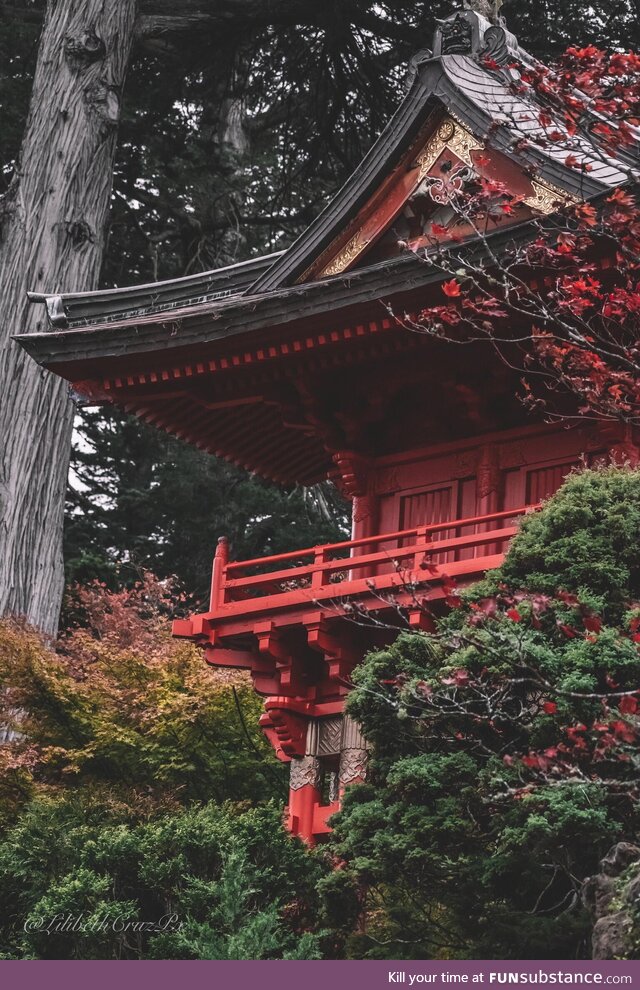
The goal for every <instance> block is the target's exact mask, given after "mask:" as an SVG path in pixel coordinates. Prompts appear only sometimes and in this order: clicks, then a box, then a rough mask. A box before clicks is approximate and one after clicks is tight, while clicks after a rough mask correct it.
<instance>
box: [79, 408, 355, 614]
mask: <svg viewBox="0 0 640 990" xmlns="http://www.w3.org/2000/svg"><path fill="white" fill-rule="evenodd" d="M79 432H80V435H81V442H79V444H78V446H77V448H76V451H75V454H74V463H73V469H74V475H73V479H72V484H71V486H70V489H69V494H68V512H67V521H66V529H65V556H66V569H67V580H68V582H69V583H74V582H78V583H80V584H83V583H86V582H87V581H90V580H92V579H94V578H99V579H100V580H102V581H106V582H107V583H108V584H109V585H110V586H111V587H117V586H122V585H127V586H130V585H131V584H133V583H134V582H135V581H136V580H137V579H138V578H139V576H140V574H141V573H142V572H143V571H144V570H150V571H152V572H153V573H154V574H157V575H158V576H159V577H161V578H169V577H175V578H177V579H178V581H179V584H180V585H181V586H182V587H183V588H184V589H186V590H188V592H189V595H190V598H191V599H192V601H191V604H192V605H194V607H196V606H197V605H199V604H202V603H203V602H205V601H208V597H209V586H210V580H211V561H212V559H213V553H214V550H215V546H216V543H217V540H218V537H220V536H226V537H227V538H228V539H229V541H230V549H231V554H232V559H236V560H243V559H244V560H249V559H253V558H255V557H265V556H269V555H270V554H276V553H284V552H286V551H287V550H294V549H298V548H303V547H310V546H316V545H317V544H321V543H331V542H334V541H337V540H342V539H348V524H347V507H346V503H345V502H344V500H343V499H341V498H340V496H339V495H338V493H337V492H336V490H335V489H334V488H333V486H331V485H323V486H319V487H318V488H317V489H313V490H303V489H294V490H293V491H290V492H284V491H282V490H279V489H276V488H273V487H272V486H269V485H266V484H264V483H263V482H261V481H260V480H259V479H257V478H253V477H251V476H249V475H248V474H247V473H246V472H245V471H241V470H239V469H237V468H233V467H231V466H230V465H228V464H225V463H224V462H223V461H220V460H218V459H217V458H214V457H208V456H207V455H205V454H201V453H200V452H199V451H197V450H194V449H193V448H191V447H187V446H186V445H185V444H183V443H180V442H179V441H178V440H175V439H173V438H171V437H169V436H167V435H166V434H163V433H160V432H159V431H158V430H154V429H152V428H151V427H147V426H145V425H144V424H141V423H139V422H138V421H136V420H134V419H133V418H132V417H123V416H121V415H120V414H119V413H118V412H117V411H114V410H106V409H105V410H101V411H100V412H86V413H85V415H84V417H83V419H82V422H81V423H80V424H79ZM193 599H195V602H194V601H193Z"/></svg>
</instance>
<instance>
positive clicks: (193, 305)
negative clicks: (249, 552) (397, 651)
mask: <svg viewBox="0 0 640 990" xmlns="http://www.w3.org/2000/svg"><path fill="white" fill-rule="evenodd" d="M498 6H499V5H492V4H489V3H486V2H485V3H480V0H477V2H476V3H475V4H469V5H467V6H465V8H464V9H462V10H459V11H458V12H456V13H455V14H454V15H452V16H451V17H449V18H447V19H446V20H445V21H444V22H442V23H441V24H440V25H439V26H438V28H437V31H436V34H435V39H434V42H433V49H432V50H429V51H423V52H421V53H420V54H419V55H418V56H416V57H415V58H414V59H413V60H412V64H411V70H410V74H409V75H410V78H409V82H408V89H407V92H406V95H405V97H404V99H403V101H402V102H401V104H400V106H399V107H398V109H397V111H396V113H395V114H394V116H393V117H392V119H391V120H390V121H389V123H388V125H387V127H386V128H385V129H384V131H383V132H382V133H381V135H380V137H379V138H378V140H377V141H376V143H375V144H374V146H373V147H372V148H371V150H370V151H369V153H368V154H367V156H366V157H365V159H364V160H363V161H362V162H361V164H360V165H359V166H358V167H357V169H356V170H355V172H354V173H353V175H352V176H351V177H350V178H349V179H348V181H347V182H346V184H345V185H344V186H343V188H342V189H340V190H339V191H338V192H337V194H336V195H335V196H334V198H333V199H332V201H331V202H330V203H329V205H328V206H327V208H326V209H325V210H324V212H323V213H321V215H320V216H319V217H318V218H317V220H316V221H315V222H314V223H312V224H311V226H310V227H309V228H308V229H307V230H306V231H305V232H304V233H303V234H302V235H301V236H300V237H299V238H298V240H297V241H295V243H294V244H292V245H291V247H290V248H289V249H288V250H286V251H283V252H280V253H278V254H272V255H268V256H266V257H261V258H256V259H253V260H250V261H246V262H243V263H241V264H236V265H232V266H229V267H226V268H222V269H219V270H217V271H212V272H206V273H204V274H199V275H193V276H189V277H187V278H180V279H175V280H172V281H168V282H161V283H157V284H149V285H141V286H137V287H134V288H119V289H109V290H105V291H98V292H91V293H81V294H66V295H60V294H51V295H43V294H32V296H31V298H32V300H33V301H34V302H35V303H44V304H45V307H46V309H45V310H43V317H44V314H45V312H46V323H45V320H44V319H43V325H42V327H41V328H40V329H39V330H38V332H36V333H32V334H28V335H19V336H18V337H17V339H18V340H19V342H20V344H21V345H22V346H23V347H24V348H25V349H26V350H27V351H28V353H29V354H31V355H32V356H33V357H34V358H35V360H36V361H38V362H39V363H40V364H41V365H42V366H43V367H45V368H47V369H49V370H50V371H52V372H54V373H55V374H57V375H60V376H62V377H63V378H65V379H66V380H67V381H68V382H70V383H71V386H72V388H73V390H74V391H75V392H76V393H78V394H79V395H80V396H81V397H82V398H83V399H84V401H87V402H91V403H113V404H114V405H116V406H118V407H120V408H121V409H123V410H126V411H127V412H128V413H131V414H133V415H135V416H137V417H139V418H140V419H142V420H144V421H145V422H147V423H150V424H152V425H154V426H156V427H158V428H160V429H163V430H166V431H168V432H170V433H172V434H174V435H175V436H177V437H179V438H181V439H182V440H184V441H185V442H186V443H190V444H193V445H194V446H196V447H198V448H200V449H201V450H204V451H208V452H210V453H211V454H215V455H216V456H218V457H221V458H225V459H226V460H228V461H230V462H232V463H233V464H235V465H238V466H240V467H242V468H245V469H247V470H249V471H252V472H255V473H256V474H257V475H259V476H261V477H262V478H265V479H268V480H269V481H270V482H273V483H275V484H277V485H281V486H285V487H291V486H295V485H306V486H309V485H314V484H317V483H318V482H321V481H323V480H325V479H331V480H333V482H334V483H335V484H336V485H337V486H338V487H339V488H340V490H341V491H342V492H343V493H344V494H345V495H346V496H347V497H348V498H349V499H350V500H351V503H352V507H353V511H352V518H353V529H352V539H351V540H349V541H345V542H343V543H339V544H333V545H328V546H318V547H312V548H303V549H300V550H298V551H295V552H291V553H286V554H280V555H278V556H275V557H269V558H264V559H257V560H245V561H235V560H232V559H230V553H229V547H228V545H227V542H226V540H225V538H224V535H221V538H220V541H219V543H218V546H217V549H216V550H215V557H214V559H213V573H212V582H211V599H210V603H209V608H208V610H207V611H206V612H204V613H203V614H200V615H194V616H192V617H191V618H189V619H180V620H177V621H176V622H175V623H174V633H175V635H177V636H182V637H187V638H190V639H192V640H193V641H194V642H195V643H197V644H198V645H199V646H201V647H202V649H203V652H204V656H205V658H206V660H207V662H209V663H210V664H212V665H214V666H217V667H226V668H238V669H243V670H247V671H249V672H250V674H251V677H252V679H253V684H254V686H255V690H256V691H257V692H258V693H259V694H260V695H262V696H263V697H264V699H265V702H264V714H263V716H262V718H261V724H262V728H263V729H264V732H265V733H266V735H267V737H268V738H269V740H270V742H271V743H272V745H273V747H274V749H275V752H276V754H277V756H278V758H279V759H280V760H283V761H285V762H287V763H289V764H290V768H291V773H290V797H289V804H288V808H287V811H286V818H287V823H288V827H289V829H290V831H291V832H292V833H293V834H295V835H298V836H300V837H302V838H303V839H304V840H305V841H306V842H308V843H310V844H313V843H315V842H317V841H319V840H321V839H322V838H323V837H324V836H326V835H327V833H328V832H329V825H328V820H329V819H330V817H331V815H332V814H333V813H335V811H336V810H337V809H338V808H339V806H340V797H341V794H342V793H343V790H344V788H345V787H347V786H349V785H351V784H353V783H356V782H358V781H362V780H363V779H364V778H365V776H366V768H367V744H366V741H365V740H364V739H363V737H362V734H361V732H360V730H359V727H358V725H357V724H355V723H354V722H353V721H352V720H351V719H350V718H349V717H347V716H345V715H344V704H345V699H346V697H347V695H348V693H349V689H350V685H351V679H350V676H351V673H352V671H353V669H354V666H355V665H356V664H358V662H359V661H360V660H361V659H362V657H363V656H364V654H365V653H366V652H367V651H369V650H371V649H373V648H379V647H382V646H384V645H385V644H387V643H389V642H390V641H391V640H392V639H393V638H394V637H395V636H396V635H397V634H398V632H399V631H400V630H401V629H402V628H407V627H408V628H412V629H416V630H418V629H425V628H429V626H430V623H431V622H432V618H431V616H432V615H434V614H438V612H439V611H440V612H442V611H444V610H445V609H446V608H447V600H448V599H449V598H450V596H451V586H452V584H453V583H454V582H455V584H456V586H457V587H464V586H465V585H467V584H469V583H471V582H473V581H475V580H477V579H478V578H479V577H480V576H482V575H483V573H484V572H485V571H486V570H487V569H489V568H493V567H496V566H497V565H499V564H500V563H501V561H502V559H503V555H504V553H505V549H506V547H507V546H508V543H509V540H510V539H511V538H512V536H513V535H514V534H515V532H516V531H517V526H518V520H519V517H521V516H522V515H523V514H524V513H526V512H527V511H531V510H532V509H534V508H535V507H536V506H537V505H538V504H539V503H540V501H541V500H543V499H544V498H545V497H547V496H549V495H551V494H552V493H553V492H554V491H555V490H556V489H557V488H558V487H559V486H560V484H561V483H562V480H563V478H564V477H565V476H566V474H567V473H568V472H569V471H570V470H571V469H572V467H573V466H574V465H576V464H578V463H579V462H585V461H586V462H587V463H588V462H589V461H593V460H594V459H596V458H599V457H602V456H606V455H608V453H609V452H610V451H611V450H613V449H615V448H619V447H620V445H621V444H625V443H626V444H629V443H632V442H633V438H632V437H630V436H629V435H627V436H622V435H621V434H620V433H619V432H618V431H617V428H615V427H607V428H606V429H603V428H601V427H598V426H597V425H596V424H592V423H589V422H586V421H585V422H580V421H577V422H576V423H575V425H573V426H572V427H571V428H566V426H565V427H561V426H559V425H553V424H549V423H547V422H545V421H544V420H543V418H542V417H540V418H538V419H535V418H532V416H531V415H530V414H528V413H527V412H526V410H525V409H524V407H523V405H522V403H520V402H519V401H518V400H517V398H516V391H517V383H518V375H517V373H516V372H514V371H513V370H511V369H510V368H509V367H508V366H507V365H506V364H505V363H503V362H500V361H498V360H496V359H495V358H493V357H492V352H491V350H490V348H488V347H487V346H486V345H485V344H481V343H468V344H466V345H465V346H453V345H452V344H451V343H448V342H447V341H444V340H441V339H438V338H437V337H434V336H433V335H429V334H426V333H420V332H412V331H411V330H410V329H408V328H407V322H408V320H409V322H410V321H411V319H412V318H413V316H414V315H415V314H417V313H419V312H421V311H422V310H423V309H425V308H426V307H429V306H430V305H437V304H441V303H442V300H443V298H444V297H443V294H442V284H443V282H444V281H445V280H446V279H448V278H450V277H451V276H450V274H448V273H447V272H446V271H444V270H443V267H442V266H441V265H440V264H438V263H437V261H436V260H431V261H430V258H431V257H432V255H433V253H434V252H433V249H432V246H433V243H434V240H435V241H438V242H439V244H438V250H439V251H441V250H442V247H443V242H444V245H445V246H446V244H447V242H448V241H449V240H450V242H451V251H454V252H455V251H460V250H462V248H464V249H465V250H466V251H467V252H472V253H473V252H475V254H474V257H475V258H476V261H478V262H479V263H485V264H486V265H487V266H489V265H490V264H492V261H491V259H492V258H493V259H495V258H496V257H497V256H500V255H502V256H504V255H505V254H506V255H508V254H509V252H511V251H513V250H514V247H515V246H517V245H519V244H522V243H524V242H526V241H527V239H531V238H532V237H533V236H534V233H533V232H534V231H535V228H536V224H537V223H538V222H539V221H540V220H541V219H545V218H551V217H552V215H553V214H554V212H556V211H558V209H560V208H561V207H562V206H563V205H564V204H567V203H570V202H575V201H578V200H581V199H587V200H591V199H596V198H597V197H599V196H602V195H603V194H606V193H607V192H608V191H610V190H611V189H613V188H615V187H617V186H620V185H622V184H623V183H624V182H625V181H626V180H627V166H626V165H625V164H624V162H620V161H616V160H612V159H611V157H610V156H609V157H607V156H606V155H604V154H603V153H602V151H601V149H599V148H598V147H596V145H595V144H594V143H593V142H594V140H595V139H594V138H593V137H592V136H591V135H590V133H589V131H587V130H586V131H585V135H584V137H583V138H581V145H580V151H579V155H580V157H581V160H582V161H583V162H584V163H585V164H587V165H588V166H589V168H588V170H587V169H583V170H576V168H575V167H568V165H567V164H566V158H567V155H568V145H564V146H563V143H562V141H559V142H556V143H554V144H549V145H548V146H544V144H543V143H540V142H536V141H535V140H530V139H531V137H532V134H533V135H535V131H536V129H539V128H540V124H539V123H538V120H539V116H540V109H541V108H540V106H539V105H537V104H536V103H535V100H534V98H533V97H531V96H527V97H525V96H522V95H519V94H518V87H517V86H514V80H516V81H517V78H518V74H519V72H520V71H522V69H523V68H524V67H527V66H530V65H531V64H532V62H533V60H532V59H531V57H530V56H529V55H527V53H526V52H524V51H523V50H522V49H521V48H520V47H519V45H518V42H517V39H516V38H515V37H514V36H513V35H512V34H511V33H510V32H509V31H508V30H507V28H506V26H505V23H504V21H503V19H502V18H501V17H500V16H499V15H498V13H497V7H498ZM494 8H495V9H494ZM571 151H572V153H573V154H575V144H572V145H571ZM478 177H484V178H490V179H492V180H494V181H498V182H500V183H502V184H504V187H506V188H507V189H508V190H509V191H510V192H511V193H512V194H513V195H514V196H517V206H516V208H515V209H514V211H513V214H512V215H509V214H505V215H504V216H503V217H502V218H500V219H495V220H492V221H491V223H490V224H489V227H488V229H487V233H486V235H485V236H484V237H482V238H479V237H478V236H477V235H476V234H475V233H474V231H473V230H471V229H470V228H469V227H468V225H467V226H465V223H464V220H463V219H462V218H461V217H460V216H458V215H456V212H455V210H453V209H452V208H451V205H450V202H449V201H448V199H447V196H446V188H447V184H448V183H452V182H454V183H456V182H457V183H464V182H473V181H474V179H477V178H478ZM436 230H437V231H438V233H437V236H436V234H435V231H436ZM483 259H484V260H483ZM600 264H601V265H602V267H607V266H611V261H610V260H608V259H607V258H602V259H601V261H600ZM536 277H537V278H538V279H539V280H540V279H543V281H544V276H541V275H540V274H538V275H537V276H536ZM398 314H400V318H399V316H398ZM405 314H406V315H407V317H408V320H407V319H406V318H405ZM212 550H213V548H212ZM425 562H426V563H425ZM354 617H355V618H354ZM367 620H369V621H367Z"/></svg>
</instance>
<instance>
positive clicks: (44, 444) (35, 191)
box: [0, 0, 136, 634]
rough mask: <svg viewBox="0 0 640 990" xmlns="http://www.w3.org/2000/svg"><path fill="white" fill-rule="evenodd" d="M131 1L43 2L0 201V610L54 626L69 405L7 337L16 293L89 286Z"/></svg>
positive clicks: (100, 232)
mask: <svg viewBox="0 0 640 990" xmlns="http://www.w3.org/2000/svg"><path fill="white" fill-rule="evenodd" d="M135 14H136V0H49V4H48V7H47V13H46V16H45V21H44V26H43V33H42V38H41V42H40V51H39V55H38V63H37V67H36V73H35V79H34V85H33V93H32V98H31V107H30V111H29V118H28V121H27V125H26V130H25V136H24V139H23V144H22V150H21V154H20V161H19V163H18V166H17V168H16V174H15V178H14V181H13V183H12V185H11V187H10V189H9V192H8V194H7V196H6V197H5V200H4V202H0V382H1V391H0V615H7V614H12V615H16V616H18V615H19V616H24V617H26V618H27V619H28V620H29V621H30V622H31V623H33V624H34V625H35V626H36V627H38V628H39V629H41V630H42V631H43V632H45V633H47V634H54V633H55V631H56V629H57V624H58V615H59V610H60V602H61V597H62V589H63V564H62V521H63V512H64V496H65V486H66V482H67V472H68V464H69V452H70V440H71V430H72V425H73V403H72V401H71V399H70V397H69V396H68V394H67V387H66V384H64V383H63V382H62V381H61V380H60V379H58V378H56V377H54V376H53V375H50V374H48V373H46V372H42V371H41V370H40V369H39V368H38V367H37V365H36V364H35V363H34V362H32V361H30V360H29V358H28V357H27V356H26V355H25V354H24V352H23V351H22V350H21V349H20V348H19V347H17V346H16V345H15V344H14V343H13V342H12V341H11V339H10V338H11V334H13V333H16V332H21V333H25V332H29V331H32V332H33V331H36V330H43V329H44V326H43V315H42V309H41V307H39V306H38V307H31V306H29V304H28V302H27V298H26V290H27V289H35V290H45V289H46V290H47V291H48V292H70V291H82V290H89V289H93V288H95V287H96V285H97V281H98V277H99V272H100V265H101V261H102V253H103V248H104V243H105V231H106V223H107V217H108V212H109V200H110V194H111V181H112V174H113V165H114V156H115V148H116V128H117V124H118V119H119V115H120V100H121V93H122V86H123V82H124V77H125V73H126V69H127V63H128V61H129V56H130V51H131V44H132V40H133V30H134V23H135Z"/></svg>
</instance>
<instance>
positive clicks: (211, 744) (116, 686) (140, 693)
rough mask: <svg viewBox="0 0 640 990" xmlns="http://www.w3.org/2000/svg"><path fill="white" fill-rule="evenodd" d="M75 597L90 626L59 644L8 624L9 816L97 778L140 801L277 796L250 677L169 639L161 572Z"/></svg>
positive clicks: (2, 713) (4, 642)
mask: <svg viewBox="0 0 640 990" xmlns="http://www.w3.org/2000/svg"><path fill="white" fill-rule="evenodd" d="M79 596H80V603H81V605H82V608H83V614H84V625H83V626H79V627H77V628H75V629H73V630H71V631H69V632H68V633H66V634H65V635H64V636H63V637H62V638H61V639H60V641H59V642H58V644H56V647H55V648H54V647H53V646H47V645H45V644H44V643H43V642H42V641H41V640H40V639H39V637H38V636H37V635H36V634H35V633H34V632H32V631H30V630H28V629H26V628H25V627H24V626H22V625H20V624H18V623H15V622H11V621H4V622H2V623H0V684H1V686H2V691H1V694H0V721H1V722H2V724H3V725H5V726H7V727H8V728H9V729H10V730H11V731H12V732H13V733H17V736H16V737H14V738H13V740H12V742H11V743H10V744H9V745H8V746H3V747H2V748H1V749H0V813H1V814H2V815H3V817H5V818H6V816H9V818H11V817H12V816H13V815H14V814H15V809H16V805H19V804H20V803H21V802H22V801H24V800H25V799H26V798H28V797H29V796H30V795H31V794H33V793H34V791H38V790H43V789H44V790H47V791H50V790H52V789H53V790H54V791H55V790H60V789H62V790H68V789H78V788H85V789H86V788H92V789H95V790H98V791H100V792H101V793H102V794H103V795H104V794H106V793H107V792H108V793H109V794H110V795H111V799H112V800H114V801H118V802H125V803H130V804H131V805H132V807H140V808H143V807H147V808H149V807H151V808H152V807H154V806H156V807H157V806H163V807H168V806H171V805H176V804H184V803H187V802H189V801H193V800H196V801H206V800H212V799H213V800H217V801H222V800H228V799H231V800H244V799H253V800H255V799H261V798H265V797H270V796H272V795H273V794H274V793H276V794H278V795H279V794H280V792H281V789H282V774H281V769H280V767H279V765H277V764H276V761H275V760H273V758H272V756H271V754H270V750H269V747H268V746H267V744H266V743H265V741H264V739H263V737H262V735H261V733H260V732H259V731H258V730H257V721H258V713H259V710H260V701H259V699H257V698H256V696H255V695H254V693H253V691H252V689H251V685H250V682H249V680H248V678H246V677H245V676H244V675H241V674H228V673H225V672H219V671H215V670H212V669H211V668H209V667H208V666H207V665H206V663H205V662H204V660H203V657H202V654H201V652H200V651H199V650H197V649H196V647H194V646H193V645H192V644H190V643H186V642H181V641H177V640H174V639H172V637H171V633H170V623H169V621H168V619H167V617H166V615H165V614H163V609H164V608H165V605H166V601H165V599H166V592H165V591H164V589H163V588H162V587H161V586H160V585H159V584H158V583H157V582H155V581H154V580H153V579H151V578H147V579H145V581H144V582H143V583H142V584H141V585H139V586H138V587H137V588H135V589H133V591H126V592H122V593H119V594H112V593H110V592H108V591H107V590H106V589H105V588H104V587H103V586H101V585H94V586H91V587H90V588H89V589H85V590H84V591H82V592H79ZM238 709H240V712H242V714H243V715H244V721H245V724H246V731H245V727H244V726H243V720H242V718H241V715H240V712H239V710H238Z"/></svg>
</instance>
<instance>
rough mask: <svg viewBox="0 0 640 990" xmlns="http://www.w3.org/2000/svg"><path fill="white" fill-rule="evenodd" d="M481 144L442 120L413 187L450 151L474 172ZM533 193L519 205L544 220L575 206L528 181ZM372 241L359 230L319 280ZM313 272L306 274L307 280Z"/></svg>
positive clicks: (556, 191)
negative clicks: (475, 154) (564, 205)
mask: <svg viewBox="0 0 640 990" xmlns="http://www.w3.org/2000/svg"><path fill="white" fill-rule="evenodd" d="M484 147H485V146H484V144H483V143H482V142H481V141H479V140H478V139H477V138H476V137H474V135H473V134H472V133H471V132H470V131H469V130H467V128H466V127H464V126H463V125H462V124H461V123H460V122H459V121H457V120H455V119H454V118H452V117H448V116H447V117H445V118H444V119H443V120H441V121H440V123H439V124H438V126H437V127H436V129H435V131H434V132H433V134H432V135H431V137H430V138H429V140H428V141H427V143H426V145H425V146H424V148H423V149H422V151H421V152H420V153H419V154H418V156H417V158H416V159H415V162H416V165H417V166H418V169H419V171H418V176H417V179H416V187H417V186H418V185H419V184H420V183H421V182H422V180H423V179H424V178H426V176H427V175H429V173H430V171H431V169H432V168H433V166H434V165H435V163H436V162H437V161H438V159H439V158H440V156H441V155H442V154H443V152H445V151H449V152H451V153H452V154H454V155H457V157H458V158H459V159H460V160H461V161H462V162H464V163H465V165H467V166H469V167H471V168H474V163H473V157H472V153H473V152H474V151H482V150H483V149H484ZM531 185H532V186H533V193H532V194H530V195H529V196H525V197H524V198H523V200H522V202H523V203H524V204H525V205H526V206H529V207H530V208H531V209H532V210H535V211H536V212H537V213H540V214H542V215H543V216H548V215H549V214H550V213H553V211H554V210H555V209H556V208H557V206H558V204H559V203H571V202H577V200H576V199H575V197H573V196H571V195H570V194H569V193H567V192H565V191H564V190H562V189H558V188H557V187H556V186H553V185H552V184H551V183H549V182H546V181H545V180H543V179H531ZM370 243H371V238H370V237H365V236H363V234H362V229H361V230H359V231H357V232H356V233H355V234H354V236H353V237H352V238H351V239H350V240H349V241H348V242H347V244H345V245H344V247H343V248H342V249H341V250H340V251H339V252H338V254H337V255H336V256H335V257H334V258H333V259H332V260H331V261H330V262H329V263H328V264H327V265H326V266H325V267H324V268H322V269H321V270H320V271H319V273H318V276H317V277H318V278H327V277H329V276H331V275H341V274H342V272H344V271H345V270H346V269H347V268H349V266H350V265H351V264H353V262H354V261H355V260H356V259H357V258H358V257H359V256H360V255H361V254H362V252H363V251H364V250H365V249H366V248H367V247H368V246H369V245H370ZM311 272H312V269H309V270H308V272H305V275H304V276H303V278H304V279H306V277H307V275H310V274H311Z"/></svg>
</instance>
